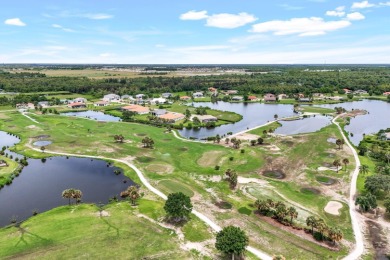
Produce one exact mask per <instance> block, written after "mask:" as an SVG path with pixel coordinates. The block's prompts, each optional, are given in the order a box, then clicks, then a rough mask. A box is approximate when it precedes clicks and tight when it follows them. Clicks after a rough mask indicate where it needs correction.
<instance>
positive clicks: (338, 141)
mask: <svg viewBox="0 0 390 260" xmlns="http://www.w3.org/2000/svg"><path fill="white" fill-rule="evenodd" d="M336 144H337V145H338V146H339V150H340V149H341V147H342V146H343V144H344V140H343V139H337V140H336Z"/></svg>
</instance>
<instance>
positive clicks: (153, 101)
mask: <svg viewBox="0 0 390 260" xmlns="http://www.w3.org/2000/svg"><path fill="white" fill-rule="evenodd" d="M165 102H167V100H166V99H165V98H153V99H151V100H150V104H152V105H158V104H165Z"/></svg>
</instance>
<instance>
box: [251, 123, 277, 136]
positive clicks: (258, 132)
mask: <svg viewBox="0 0 390 260" xmlns="http://www.w3.org/2000/svg"><path fill="white" fill-rule="evenodd" d="M280 126H282V124H281V123H279V122H272V123H271V124H269V125H266V126H262V127H259V128H256V129H253V130H251V131H249V132H248V133H250V134H254V135H259V136H263V131H264V130H266V131H267V132H268V130H270V129H273V130H275V129H276V128H278V127H280Z"/></svg>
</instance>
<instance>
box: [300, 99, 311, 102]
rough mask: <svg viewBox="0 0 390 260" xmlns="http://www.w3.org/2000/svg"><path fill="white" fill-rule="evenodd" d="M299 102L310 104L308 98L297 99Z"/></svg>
mask: <svg viewBox="0 0 390 260" xmlns="http://www.w3.org/2000/svg"><path fill="white" fill-rule="evenodd" d="M298 101H299V102H311V99H310V98H300V99H298Z"/></svg>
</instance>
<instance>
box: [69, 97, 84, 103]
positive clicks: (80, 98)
mask: <svg viewBox="0 0 390 260" xmlns="http://www.w3.org/2000/svg"><path fill="white" fill-rule="evenodd" d="M72 103H84V104H85V103H87V99H85V98H82V97H78V98H75V99H73V102H72Z"/></svg>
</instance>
